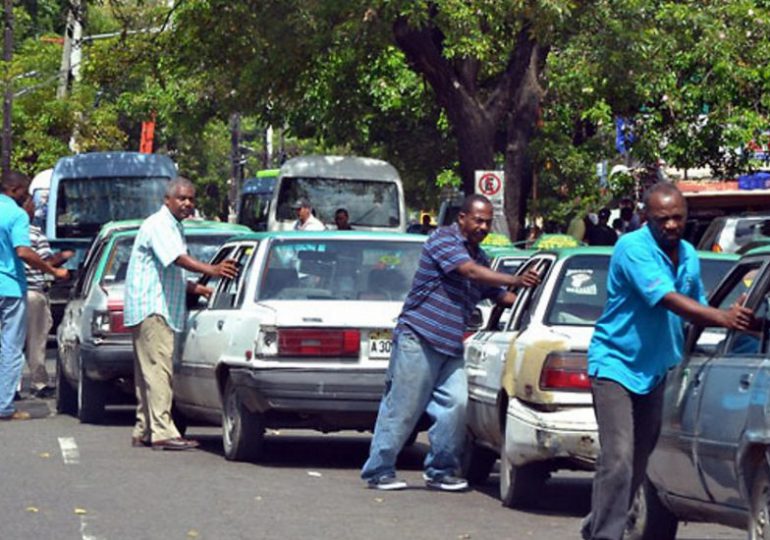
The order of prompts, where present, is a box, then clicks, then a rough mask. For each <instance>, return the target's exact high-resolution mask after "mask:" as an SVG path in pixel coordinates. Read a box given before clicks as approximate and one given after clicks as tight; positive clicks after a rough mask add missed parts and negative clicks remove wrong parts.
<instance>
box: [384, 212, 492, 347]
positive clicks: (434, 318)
mask: <svg viewBox="0 0 770 540" xmlns="http://www.w3.org/2000/svg"><path fill="white" fill-rule="evenodd" d="M468 261H474V262H476V263H477V264H480V265H483V266H487V267H488V266H489V259H488V258H487V256H486V254H485V253H484V252H483V251H482V250H481V249H477V252H476V256H475V257H472V256H471V252H470V250H469V245H468V242H467V241H466V239H465V237H463V235H462V234H461V233H460V228H459V226H458V225H457V224H456V223H455V224H453V225H450V226H448V227H440V228H438V229H436V231H434V232H433V234H431V235H430V237H429V238H428V241H427V242H426V243H425V246H424V247H423V249H422V254H421V255H420V262H419V264H418V266H417V272H416V273H415V275H414V281H413V283H412V289H411V290H410V291H409V294H408V295H407V297H406V301H405V302H404V308H403V310H402V311H401V315H399V318H398V324H397V325H396V333H398V332H399V330H400V329H401V328H403V327H404V326H406V327H409V329H410V330H412V331H413V332H414V333H416V334H417V335H418V336H419V337H420V338H421V339H423V340H425V341H426V342H427V343H428V344H429V345H430V346H431V347H432V348H433V349H435V350H436V351H438V352H440V353H443V354H447V355H450V356H462V354H463V334H464V332H465V328H466V327H467V322H468V318H469V317H470V314H471V313H472V312H473V308H474V307H476V304H477V303H478V302H479V300H481V299H482V298H491V299H497V298H499V297H500V296H501V295H502V294H504V293H505V289H504V288H502V287H490V286H487V285H483V284H481V283H477V282H475V281H471V280H470V279H468V278H465V277H463V276H462V275H460V273H459V272H456V269H457V267H458V266H460V265H462V264H463V263H466V262H468Z"/></svg>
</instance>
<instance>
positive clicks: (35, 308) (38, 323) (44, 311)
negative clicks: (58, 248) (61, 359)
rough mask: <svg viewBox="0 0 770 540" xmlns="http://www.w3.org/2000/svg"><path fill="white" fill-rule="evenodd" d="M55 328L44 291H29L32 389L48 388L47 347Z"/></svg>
mask: <svg viewBox="0 0 770 540" xmlns="http://www.w3.org/2000/svg"><path fill="white" fill-rule="evenodd" d="M51 326H53V319H52V318H51V305H50V303H49V301H48V295H47V294H46V293H44V292H43V291H35V290H32V289H29V290H28V291H27V350H26V354H27V367H28V368H29V373H30V376H31V380H32V389H33V390H40V389H41V388H43V387H45V386H48V372H47V371H46V369H45V345H46V341H48V332H49V331H50V330H51Z"/></svg>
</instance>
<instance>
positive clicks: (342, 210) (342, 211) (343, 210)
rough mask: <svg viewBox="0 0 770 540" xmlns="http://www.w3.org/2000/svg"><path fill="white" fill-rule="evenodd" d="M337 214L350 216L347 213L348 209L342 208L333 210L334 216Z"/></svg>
mask: <svg viewBox="0 0 770 540" xmlns="http://www.w3.org/2000/svg"><path fill="white" fill-rule="evenodd" d="M337 214H345V215H346V216H348V217H350V214H348V211H347V210H346V209H344V208H337V209H336V210H335V211H334V215H335V216H336V215H337Z"/></svg>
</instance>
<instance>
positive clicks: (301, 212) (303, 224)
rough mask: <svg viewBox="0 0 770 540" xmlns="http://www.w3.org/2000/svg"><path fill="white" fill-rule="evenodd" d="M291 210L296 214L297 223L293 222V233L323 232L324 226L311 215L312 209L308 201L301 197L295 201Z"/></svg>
mask: <svg viewBox="0 0 770 540" xmlns="http://www.w3.org/2000/svg"><path fill="white" fill-rule="evenodd" d="M292 208H294V210H296V212H297V221H295V222H294V230H295V231H325V230H326V226H325V225H324V224H323V223H322V222H321V220H320V219H318V218H317V217H315V216H314V215H313V207H312V206H311V205H310V201H308V200H307V199H305V198H304V197H301V198H299V199H297V200H296V202H295V203H294V204H293V205H292Z"/></svg>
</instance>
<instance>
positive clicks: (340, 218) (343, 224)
mask: <svg viewBox="0 0 770 540" xmlns="http://www.w3.org/2000/svg"><path fill="white" fill-rule="evenodd" d="M349 219H350V215H348V211H347V210H345V209H344V208H337V211H336V212H334V223H335V225H337V230H338V231H352V230H353V227H351V226H350V222H349V221H348V220H349Z"/></svg>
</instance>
